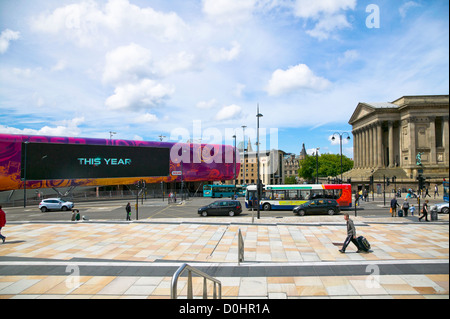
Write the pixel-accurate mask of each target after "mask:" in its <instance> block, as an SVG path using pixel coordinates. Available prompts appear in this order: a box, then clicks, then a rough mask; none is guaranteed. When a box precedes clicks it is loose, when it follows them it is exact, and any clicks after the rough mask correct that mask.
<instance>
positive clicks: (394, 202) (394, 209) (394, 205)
mask: <svg viewBox="0 0 450 319" xmlns="http://www.w3.org/2000/svg"><path fill="white" fill-rule="evenodd" d="M397 207H400V205H399V203H398V202H397V197H395V196H394V198H393V199H392V200H391V213H392V217H395V215H397Z"/></svg>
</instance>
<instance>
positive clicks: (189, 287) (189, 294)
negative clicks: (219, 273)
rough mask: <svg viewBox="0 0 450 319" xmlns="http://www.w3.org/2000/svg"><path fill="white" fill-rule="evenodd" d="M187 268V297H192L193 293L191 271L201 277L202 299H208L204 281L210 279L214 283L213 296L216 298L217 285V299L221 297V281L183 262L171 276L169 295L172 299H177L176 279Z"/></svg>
mask: <svg viewBox="0 0 450 319" xmlns="http://www.w3.org/2000/svg"><path fill="white" fill-rule="evenodd" d="M186 270H187V272H188V282H187V298H188V299H193V297H194V293H193V287H192V273H194V274H196V275H197V276H200V277H203V299H208V288H207V284H206V281H207V280H210V281H212V282H213V283H214V291H213V298H214V299H217V286H219V299H222V283H221V282H220V281H219V280H217V279H215V278H213V277H211V276H209V275H208V274H205V273H204V272H202V271H200V270H198V269H195V268H194V267H191V266H189V265H188V264H183V265H182V266H181V267H180V268H178V270H177V271H176V272H175V274H174V275H173V277H172V284H171V286H170V296H171V298H172V299H177V298H178V297H177V296H178V293H177V286H178V279H179V278H180V276H181V275H182V274H183V273H184V272H185V271H186Z"/></svg>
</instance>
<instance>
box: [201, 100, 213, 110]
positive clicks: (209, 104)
mask: <svg viewBox="0 0 450 319" xmlns="http://www.w3.org/2000/svg"><path fill="white" fill-rule="evenodd" d="M216 104H217V101H216V99H212V100H209V101H200V102H198V103H197V105H196V107H197V108H199V109H204V110H206V109H211V108H213V107H214V106H215V105H216Z"/></svg>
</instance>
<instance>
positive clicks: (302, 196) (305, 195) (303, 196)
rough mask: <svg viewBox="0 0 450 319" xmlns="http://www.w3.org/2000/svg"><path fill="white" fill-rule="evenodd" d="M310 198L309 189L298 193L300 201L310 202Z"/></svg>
mask: <svg viewBox="0 0 450 319" xmlns="http://www.w3.org/2000/svg"><path fill="white" fill-rule="evenodd" d="M310 197H311V191H310V190H309V189H307V190H301V191H300V199H306V200H310V199H311V198H310Z"/></svg>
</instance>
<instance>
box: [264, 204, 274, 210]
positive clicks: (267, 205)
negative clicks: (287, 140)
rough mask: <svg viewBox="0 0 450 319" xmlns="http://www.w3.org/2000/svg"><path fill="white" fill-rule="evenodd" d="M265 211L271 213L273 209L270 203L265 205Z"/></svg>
mask: <svg viewBox="0 0 450 319" xmlns="http://www.w3.org/2000/svg"><path fill="white" fill-rule="evenodd" d="M263 209H264V210H265V211H266V212H268V211H270V210H271V209H272V206H270V204H269V203H266V204H264V205H263Z"/></svg>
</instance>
